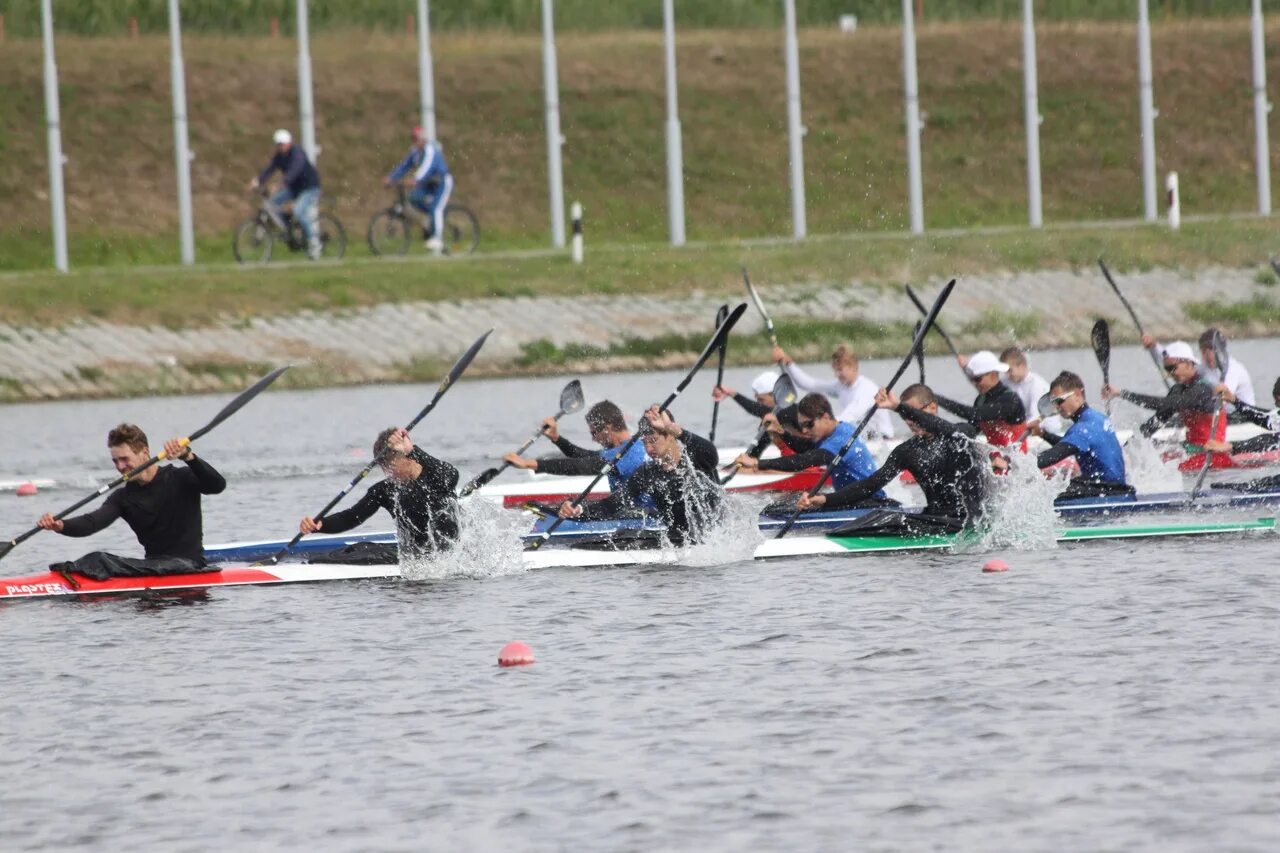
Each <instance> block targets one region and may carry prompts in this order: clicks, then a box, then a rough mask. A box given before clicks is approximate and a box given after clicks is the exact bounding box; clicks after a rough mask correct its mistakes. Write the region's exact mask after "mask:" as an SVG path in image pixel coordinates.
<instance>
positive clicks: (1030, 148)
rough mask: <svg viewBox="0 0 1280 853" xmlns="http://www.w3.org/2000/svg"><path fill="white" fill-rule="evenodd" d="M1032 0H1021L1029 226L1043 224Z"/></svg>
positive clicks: (1033, 0)
mask: <svg viewBox="0 0 1280 853" xmlns="http://www.w3.org/2000/svg"><path fill="white" fill-rule="evenodd" d="M1034 6H1035V0H1022V88H1023V92H1024V93H1025V95H1026V123H1027V219H1028V221H1029V222H1030V223H1031V227H1032V228H1039V227H1040V226H1041V225H1043V224H1044V209H1043V206H1042V204H1041V198H1040V122H1041V121H1043V119H1042V118H1041V117H1040V91H1039V90H1040V83H1039V79H1038V76H1037V72H1036V21H1035V8H1034Z"/></svg>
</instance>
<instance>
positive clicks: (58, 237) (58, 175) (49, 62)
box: [40, 0, 67, 272]
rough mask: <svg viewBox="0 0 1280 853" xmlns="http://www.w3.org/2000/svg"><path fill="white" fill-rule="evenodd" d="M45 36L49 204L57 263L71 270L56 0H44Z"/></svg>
mask: <svg viewBox="0 0 1280 853" xmlns="http://www.w3.org/2000/svg"><path fill="white" fill-rule="evenodd" d="M40 31H41V33H42V35H43V36H44V120H45V125H46V127H47V128H48V137H49V206H50V208H51V210H50V222H51V224H52V226H53V265H54V267H55V268H56V269H57V270H58V272H66V271H67V203H66V198H65V197H64V196H63V191H62V163H63V158H62V126H61V117H60V115H59V110H58V66H57V63H56V62H55V61H54V58H53V0H41V3H40Z"/></svg>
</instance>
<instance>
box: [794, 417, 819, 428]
mask: <svg viewBox="0 0 1280 853" xmlns="http://www.w3.org/2000/svg"><path fill="white" fill-rule="evenodd" d="M816 420H817V418H809V419H808V420H805V419H804V418H796V423H797V424H798V425H799V427H800V429H802V430H806V429H813V424H814V422H815V421H816Z"/></svg>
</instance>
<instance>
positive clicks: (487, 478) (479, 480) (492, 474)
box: [458, 409, 568, 498]
mask: <svg viewBox="0 0 1280 853" xmlns="http://www.w3.org/2000/svg"><path fill="white" fill-rule="evenodd" d="M567 414H568V412H566V411H565V410H564V409H560V410H559V411H558V412H556V413H555V414H554V415H552V416H551V417H552V419H553V420H556V421H558V420H560V419H561V418H563V417H564V416H565V415H567ZM546 434H547V426H546V425H545V424H544V425H543V426H541V427H539V428H538V431H537V432H535V433H534V434H533V435H531V436H529V438H528V439H527V440H526V441H525V443H524V444H522V445H520V446H519V447H517V448H516V456H519V455H520V454H522V453H524V452H525V451H526V450H528V449H529V448H530V447H532V446H533V443H534V442H535V441H537V440H538V439H540V438H542V437H543V436H544V435H546ZM510 467H511V463H510V462H507V461H505V460H504V461H503V463H502V464H501V465H499V466H498V467H497V468H490V469H488V470H487V471H481V472H480V473H479V474H477V475H476V477H475V479H474V480H472V481H471V482H470V483H467V484H466V485H465V486H463V487H462V491H460V492H458V497H460V498H465V497H466V496H467V495H469V494H471V493H472V492H474V491H475V490H476V489H478V488H480V487H481V486H484V485H487V484H488V483H491V482H493V481H494V480H496V479H498V475H499V474H501V473H502V472H503V471H505V470H507V469H508V468H510Z"/></svg>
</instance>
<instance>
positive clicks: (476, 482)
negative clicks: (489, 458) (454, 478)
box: [458, 468, 502, 498]
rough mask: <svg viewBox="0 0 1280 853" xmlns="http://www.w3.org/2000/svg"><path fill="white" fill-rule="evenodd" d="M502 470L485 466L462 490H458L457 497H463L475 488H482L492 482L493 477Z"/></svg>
mask: <svg viewBox="0 0 1280 853" xmlns="http://www.w3.org/2000/svg"><path fill="white" fill-rule="evenodd" d="M501 473H502V471H501V470H499V469H497V468H486V469H485V470H483V471H481V472H480V473H479V474H476V475H475V477H474V478H472V480H471V482H470V483H467V484H466V485H465V486H463V487H462V491H460V492H458V497H460V498H465V497H467V496H468V495H470V494H471V493H472V492H474V491H475V490H476V489H479V488H483V487H484V486H487V485H489V484H490V483H492V482H493V478H494V477H496V476H498V475H499V474H501Z"/></svg>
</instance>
